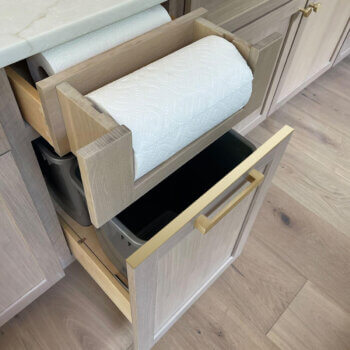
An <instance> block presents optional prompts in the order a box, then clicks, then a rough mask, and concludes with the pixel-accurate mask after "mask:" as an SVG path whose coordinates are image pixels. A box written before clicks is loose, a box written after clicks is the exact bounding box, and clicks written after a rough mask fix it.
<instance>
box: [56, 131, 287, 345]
mask: <svg viewBox="0 0 350 350" xmlns="http://www.w3.org/2000/svg"><path fill="white" fill-rule="evenodd" d="M292 132H293V130H292V129H291V128H290V127H288V126H285V127H284V128H282V129H281V130H280V131H279V132H277V133H276V134H275V135H274V136H273V137H271V138H270V139H269V140H268V141H266V142H265V143H264V144H263V145H262V146H260V147H259V148H258V149H257V150H256V151H254V152H253V153H252V154H251V155H250V156H248V158H246V159H245V160H243V161H242V162H241V163H240V164H238V165H237V166H236V167H235V168H234V169H233V170H231V171H230V172H229V173H228V174H227V175H225V176H224V177H223V178H222V179H221V180H219V182H217V183H216V184H215V185H214V186H212V187H211V188H210V189H209V190H208V191H207V192H205V193H204V194H203V195H202V196H201V197H199V198H198V199H197V200H195V201H194V202H193V203H192V204H190V205H189V206H188V207H187V208H186V209H185V210H184V211H183V212H181V214H179V215H178V216H177V217H176V218H174V219H173V220H172V221H171V222H170V223H169V224H168V225H167V226H165V227H164V228H163V229H161V230H160V231H159V232H158V233H157V234H156V235H155V236H153V237H152V238H151V239H150V240H149V241H147V242H146V243H145V244H144V245H143V246H141V247H140V248H139V249H138V250H137V251H136V252H135V253H134V254H132V255H131V256H130V257H129V258H128V259H127V273H128V278H127V281H125V280H124V282H125V283H126V284H128V289H125V287H124V286H123V285H122V283H120V280H118V279H116V278H115V275H118V276H119V278H120V279H122V277H120V275H119V274H118V271H115V268H114V267H113V265H112V264H111V262H110V261H109V260H108V258H106V256H105V255H104V253H103V252H102V250H101V247H100V246H99V244H98V241H97V239H96V236H95V231H94V228H93V226H91V227H90V228H86V227H82V226H79V225H78V224H77V223H75V222H74V221H73V220H72V219H70V218H69V217H68V216H67V215H66V214H65V213H63V212H62V211H59V214H61V217H62V225H63V229H64V231H65V235H66V237H67V241H68V243H69V245H70V248H71V250H72V252H73V254H74V255H75V257H76V258H77V260H78V261H79V262H80V263H81V264H82V265H83V266H84V268H85V269H86V270H87V272H88V273H89V274H90V275H91V276H92V278H94V280H95V281H96V282H97V283H98V284H99V285H100V286H101V288H102V289H103V290H104V291H105V292H106V294H107V295H108V296H109V297H110V298H111V299H112V301H113V302H114V303H115V304H116V305H117V306H118V308H119V309H120V310H121V311H122V312H123V313H124V315H125V316H126V317H127V318H128V320H129V321H130V322H131V323H132V326H133V333H134V346H135V349H150V348H151V347H152V346H153V345H154V344H155V342H156V341H157V340H159V339H160V337H161V336H162V335H163V334H164V333H165V332H166V331H167V330H168V329H169V328H170V327H171V325H172V324H173V323H174V322H176V320H177V319H179V318H180V316H181V315H182V314H183V313H184V312H185V311H186V310H187V309H188V308H189V307H190V306H191V305H192V304H193V303H194V302H195V300H196V299H197V298H198V297H199V296H200V295H201V294H202V293H203V292H204V291H205V290H206V289H207V288H208V287H209V286H210V284H211V283H212V282H214V281H215V279H216V278H217V277H218V276H219V275H220V274H221V273H222V272H223V271H224V270H225V268H226V267H228V266H229V265H230V264H231V263H232V262H233V261H234V259H236V258H237V257H238V256H239V254H240V253H241V251H242V249H243V246H244V244H245V242H246V240H247V238H248V235H249V232H250V230H251V228H252V225H253V223H254V220H255V218H256V216H257V214H258V211H259V209H260V207H261V204H262V202H263V199H264V196H265V194H266V191H267V189H268V187H269V184H270V183H271V180H272V177H273V175H274V172H275V170H276V168H277V166H278V164H279V161H280V159H281V157H282V155H283V152H284V150H285V148H286V146H287V143H288V141H289V138H290V136H291V134H292ZM203 176H205V174H203Z"/></svg>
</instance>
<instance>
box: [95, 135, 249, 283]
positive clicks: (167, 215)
mask: <svg viewBox="0 0 350 350" xmlns="http://www.w3.org/2000/svg"><path fill="white" fill-rule="evenodd" d="M254 150H255V146H254V145H253V144H252V143H250V142H249V141H248V140H246V139H245V138H243V137H242V136H240V135H239V134H237V133H236V132H234V131H230V132H228V133H226V134H225V135H223V136H222V137H221V138H219V139H218V140H217V141H215V142H214V143H212V144H211V145H210V146H209V147H207V148H206V149H205V150H204V151H202V152H201V153H199V154H198V155H197V156H195V157H194V158H192V159H191V160H190V161H188V162H187V163H186V164H185V165H183V166H182V167H181V168H180V169H178V170H177V171H175V172H174V173H173V174H171V175H170V176H169V177H167V178H166V179H165V180H164V181H162V182H161V183H160V184H158V185H157V186H156V187H154V188H153V189H152V190H151V191H149V192H148V193H146V194H145V195H144V196H143V197H141V198H140V199H138V200H137V201H136V202H134V203H133V204H132V205H130V206H129V207H128V208H126V209H125V210H124V211H122V212H121V213H120V214H119V215H117V216H116V217H114V218H113V219H112V220H110V221H109V222H107V223H106V224H105V225H103V226H102V227H101V228H100V229H99V230H98V239H99V241H100V244H101V246H102V248H103V250H104V251H105V253H106V255H107V256H108V257H109V259H110V260H111V261H112V262H113V263H114V264H115V265H116V267H117V268H118V269H119V271H121V272H122V273H123V274H124V275H125V276H126V259H127V258H128V257H129V256H130V255H131V254H132V253H133V252H134V251H136V250H137V249H138V248H139V247H140V246H142V245H143V244H144V243H145V242H146V241H147V240H149V239H150V238H152V237H153V236H154V235H155V234H156V233H157V232H159V230H161V229H162V228H163V227H165V226H166V225H167V224H168V223H169V222H170V221H172V220H173V219H174V218H175V217H176V216H178V215H179V214H180V213H181V212H182V211H183V210H184V209H186V208H187V207H188V206H189V205H191V204H192V203H193V202H194V201H195V200H197V199H198V198H199V197H200V196H201V195H202V194H204V193H205V192H206V191H207V190H209V189H210V188H211V187H212V186H213V185H214V184H215V183H217V182H218V181H219V180H221V179H222V178H223V177H224V176H225V175H226V174H228V173H229V172H230V171H231V170H232V169H233V168H235V167H236V166H237V165H238V164H239V163H241V162H242V161H243V160H244V159H245V158H247V157H248V156H249V155H250V154H251V153H252V152H254Z"/></svg>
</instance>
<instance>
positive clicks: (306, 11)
mask: <svg viewBox="0 0 350 350" xmlns="http://www.w3.org/2000/svg"><path fill="white" fill-rule="evenodd" d="M299 11H300V12H301V13H302V14H303V16H304V17H309V16H310V15H311V13H312V7H311V6H308V7H307V8H305V9H299Z"/></svg>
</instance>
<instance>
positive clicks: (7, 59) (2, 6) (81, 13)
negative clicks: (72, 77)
mask: <svg viewBox="0 0 350 350" xmlns="http://www.w3.org/2000/svg"><path fill="white" fill-rule="evenodd" d="M162 2H164V0H97V1H96V0H31V1H28V0H16V1H11V0H0V68H2V67H5V66H7V65H9V64H12V63H15V62H17V61H20V60H22V59H25V58H27V57H30V56H32V55H34V54H36V53H38V52H41V51H44V50H47V49H49V48H51V47H53V46H56V45H59V44H62V43H64V42H66V41H69V40H72V39H74V38H76V37H78V36H81V35H83V34H86V33H89V32H91V31H94V30H96V29H99V28H102V27H104V26H106V25H108V24H111V23H113V22H116V21H118V20H121V19H123V18H126V17H129V16H131V15H133V14H135V13H138V12H141V11H143V10H145V9H147V8H150V7H152V6H154V5H157V4H160V3H162Z"/></svg>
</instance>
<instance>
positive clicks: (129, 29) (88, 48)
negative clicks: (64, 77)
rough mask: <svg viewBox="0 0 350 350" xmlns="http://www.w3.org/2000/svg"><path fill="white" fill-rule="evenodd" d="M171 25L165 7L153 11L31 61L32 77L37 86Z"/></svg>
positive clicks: (130, 18)
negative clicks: (60, 73)
mask: <svg viewBox="0 0 350 350" xmlns="http://www.w3.org/2000/svg"><path fill="white" fill-rule="evenodd" d="M170 21H171V18H170V16H169V14H168V12H167V11H166V10H165V9H164V7H163V6H161V5H157V6H154V7H151V8H150V9H148V10H145V11H143V12H140V13H138V14H136V15H133V16H130V17H128V18H125V19H123V20H121V21H119V22H116V23H113V24H110V25H108V26H106V27H103V28H101V29H99V30H96V31H94V32H91V33H88V34H85V35H82V36H80V37H79V38H77V39H74V40H71V41H69V42H66V43H64V44H62V45H59V46H56V47H53V48H52V49H49V50H46V51H44V52H42V53H39V54H37V55H34V56H32V57H30V58H28V59H27V62H28V67H29V70H30V73H31V75H32V78H33V80H34V81H35V82H37V81H39V80H42V79H44V78H45V77H46V76H47V75H49V76H50V75H53V74H56V73H58V72H61V71H63V70H65V69H67V68H69V67H71V66H74V65H75V64H77V63H80V62H82V61H84V60H87V59H88V58H90V57H93V56H96V55H98V54H99V53H101V52H104V51H107V50H109V49H111V48H112V47H115V46H117V45H120V44H122V43H124V42H126V41H128V40H131V39H133V38H135V37H137V36H139V35H141V34H143V33H146V32H148V31H150V30H152V29H154V28H156V27H159V26H161V25H162V24H165V23H167V22H170ZM42 70H44V71H42ZM45 73H46V74H47V75H46V74H45Z"/></svg>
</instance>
